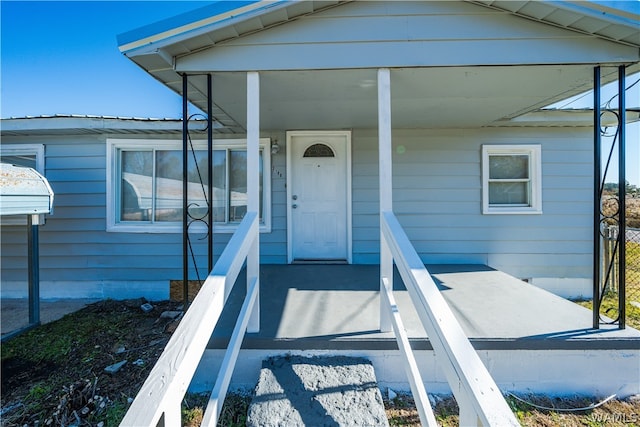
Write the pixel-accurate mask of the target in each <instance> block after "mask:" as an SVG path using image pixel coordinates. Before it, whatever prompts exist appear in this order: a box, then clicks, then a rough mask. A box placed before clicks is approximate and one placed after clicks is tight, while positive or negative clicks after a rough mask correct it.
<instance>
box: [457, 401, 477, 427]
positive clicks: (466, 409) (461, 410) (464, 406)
mask: <svg viewBox="0 0 640 427" xmlns="http://www.w3.org/2000/svg"><path fill="white" fill-rule="evenodd" d="M456 402H457V403H458V419H459V420H460V424H459V425H460V426H465V427H481V426H482V423H481V422H480V418H478V414H476V412H475V411H474V410H473V405H472V404H471V403H470V402H467V401H466V399H465V398H462V397H461V396H456Z"/></svg>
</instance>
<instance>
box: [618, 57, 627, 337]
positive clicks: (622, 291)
mask: <svg viewBox="0 0 640 427" xmlns="http://www.w3.org/2000/svg"><path fill="white" fill-rule="evenodd" d="M625 73H626V67H625V66H624V65H621V66H619V67H618V114H619V116H620V117H619V119H618V120H619V121H620V122H619V124H618V126H619V128H618V138H619V140H618V198H619V199H620V213H619V215H620V224H619V225H618V239H620V244H619V245H618V247H619V252H618V313H619V314H620V318H619V319H618V328H620V329H624V328H625V325H626V306H625V301H626V297H627V295H626V287H627V283H626V270H627V262H626V261H627V260H626V252H627V251H626V246H627V244H626V243H627V218H626V209H627V179H626V178H627V177H626V172H627V171H626V167H625V166H626V164H625V162H626V156H625V149H626V142H625V134H626V126H627V117H626V116H627V114H626V105H625V104H626V99H625V98H626V96H625V84H626V83H625V77H626V76H625Z"/></svg>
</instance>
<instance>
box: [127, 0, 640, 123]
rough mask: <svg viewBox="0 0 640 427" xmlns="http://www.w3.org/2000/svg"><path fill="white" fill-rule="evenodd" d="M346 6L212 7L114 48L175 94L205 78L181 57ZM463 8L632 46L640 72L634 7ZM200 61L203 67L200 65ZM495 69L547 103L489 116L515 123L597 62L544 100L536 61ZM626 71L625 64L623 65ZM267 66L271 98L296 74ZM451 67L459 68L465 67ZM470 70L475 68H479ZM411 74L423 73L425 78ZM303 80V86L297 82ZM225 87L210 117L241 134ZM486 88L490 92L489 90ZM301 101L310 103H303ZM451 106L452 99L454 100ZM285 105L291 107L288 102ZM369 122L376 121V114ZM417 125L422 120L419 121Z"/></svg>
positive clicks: (578, 89) (348, 72) (196, 88)
mask: <svg viewBox="0 0 640 427" xmlns="http://www.w3.org/2000/svg"><path fill="white" fill-rule="evenodd" d="M346 3H351V1H349V0H347V1H339V0H327V1H284V0H275V1H258V2H256V1H250V2H217V3H215V4H214V5H211V6H207V7H204V8H201V9H198V10H196V11H193V13H192V14H190V15H188V16H187V15H181V16H178V17H175V18H173V19H170V20H167V21H163V22H161V23H158V24H154V25H153V26H147V27H143V28H140V29H138V30H134V31H132V32H129V33H125V34H123V35H121V36H119V45H120V50H121V52H122V53H123V54H124V55H126V56H127V57H128V58H129V59H131V60H132V61H133V62H135V63H136V64H138V65H139V66H140V67H141V68H143V69H144V70H145V71H146V72H148V73H149V74H151V75H152V76H153V77H154V78H156V79H157V80H159V81H160V82H161V83H163V84H164V85H165V86H167V87H168V88H170V89H171V90H173V91H175V92H176V93H178V94H180V95H182V73H187V74H198V73H205V71H202V70H197V71H196V70H191V71H193V73H192V72H191V71H190V70H189V69H188V66H185V65H184V64H185V63H186V62H188V61H186V60H187V59H191V58H193V57H197V56H199V55H201V54H202V53H203V52H204V51H205V50H206V49H210V48H211V47H212V46H213V48H214V49H215V47H216V46H217V45H222V46H228V45H229V44H230V43H232V42H233V41H234V40H237V39H240V38H242V37H247V36H253V35H254V34H257V33H260V32H262V31H266V30H269V29H271V28H274V27H276V26H279V25H282V24H285V23H287V22H291V21H295V20H297V19H300V18H302V17H304V16H307V15H310V14H315V13H319V12H321V11H324V10H327V9H330V8H334V7H339V6H341V5H342V4H346ZM466 3H467V4H473V5H475V6H478V7H479V8H483V9H485V10H487V8H488V9H491V10H493V11H496V13H502V14H508V15H514V16H518V17H521V18H526V19H528V20H535V21H538V22H541V23H544V24H548V25H550V26H553V27H561V28H563V29H565V30H568V31H572V32H575V33H580V34H583V35H584V34H586V35H588V36H589V37H593V38H594V43H597V42H604V41H607V42H613V43H615V44H617V45H618V46H620V47H623V48H626V49H630V47H631V49H630V50H631V51H633V52H635V53H634V54H633V55H631V56H632V57H635V58H636V59H633V60H632V63H631V66H630V67H629V68H628V72H630V73H634V72H637V71H640V64H639V63H638V62H637V57H638V56H639V55H640V54H639V53H638V52H640V13H639V12H638V11H634V10H633V9H632V10H621V9H615V8H612V7H608V6H606V5H603V4H602V2H593V1H588V2H587V1H582V2H574V1H545V2H541V1H536V0H521V1H517V2H514V1H503V0H478V1H474V0H470V1H466ZM612 46H613V45H612ZM204 62H205V63H206V61H204ZM222 62H224V61H222ZM599 63H602V64H603V65H614V66H615V65H621V64H622V63H620V64H618V63H615V61H614V62H612V63H608V62H599ZM486 65H489V64H486ZM502 65H503V68H502V69H501V70H500V72H503V73H505V76H504V77H501V78H500V79H499V80H507V79H514V78H517V79H521V80H522V81H527V80H528V81H530V82H531V85H533V84H534V83H533V82H534V80H536V79H537V80H539V81H540V84H539V87H538V88H537V89H536V88H532V91H533V93H534V94H535V93H536V92H537V93H539V94H542V92H543V91H544V90H546V91H548V92H549V93H548V94H547V95H548V96H546V99H545V100H546V101H548V103H547V104H542V103H540V102H537V103H532V104H529V105H527V106H525V105H524V104H523V105H521V106H520V107H518V108H514V110H512V111H511V112H510V113H509V114H505V115H503V116H500V117H495V118H494V120H510V119H512V118H513V117H514V115H515V114H514V113H517V114H525V113H528V112H531V111H535V110H537V109H539V108H541V107H544V106H545V105H550V104H552V103H554V102H557V101H560V100H562V99H566V98H569V97H571V96H574V95H576V94H579V93H582V92H585V91H587V90H590V89H592V87H593V82H592V81H591V75H592V71H589V70H592V69H593V66H594V65H596V64H595V63H593V64H592V63H567V64H555V65H561V66H563V67H564V66H566V67H565V68H563V70H561V71H559V72H561V73H566V72H571V73H575V76H574V77H573V82H579V84H574V83H572V84H571V85H565V86H564V87H563V90H561V91H559V92H556V93H554V94H553V95H554V96H550V95H551V94H550V90H549V89H548V88H547V87H546V86H547V85H546V83H547V81H545V82H542V80H540V78H538V77H537V75H538V71H539V70H540V69H541V68H540V66H541V65H542V64H540V63H537V64H528V65H526V66H524V65H523V67H522V68H521V70H522V71H521V72H519V73H520V75H517V76H516V75H515V74H514V73H513V72H512V71H509V70H508V68H509V65H517V64H502ZM547 65H554V64H547ZM626 65H629V64H628V63H627V64H626ZM267 68H268V66H267V67H266V68H265V69H260V70H258V71H264V72H265V73H263V74H264V75H265V76H266V81H265V87H266V86H267V83H268V84H274V82H275V83H276V85H275V86H269V87H270V88H271V90H270V93H273V94H276V93H277V90H279V89H282V85H280V86H278V85H277V83H278V82H277V81H278V80H282V79H284V80H286V81H287V83H290V82H291V79H290V77H296V74H295V73H294V72H293V71H291V70H282V73H283V74H282V77H277V76H274V74H273V73H275V71H274V70H272V69H267ZM369 68H371V67H365V68H360V69H358V68H357V67H356V68H350V69H345V70H342V72H341V71H340V70H336V69H332V70H328V73H329V74H326V75H330V76H332V77H324V76H325V75H323V78H324V80H325V83H327V82H326V79H327V78H333V79H334V80H333V82H331V85H332V86H336V87H340V86H341V85H344V77H345V76H346V77H347V80H349V79H351V80H352V81H353V82H355V83H356V84H361V83H358V82H366V81H371V80H372V76H371V69H369ZM373 68H375V67H373ZM458 68H460V69H461V70H462V69H464V68H465V67H458ZM466 68H468V67H466ZM476 68H477V69H480V68H482V67H476ZM203 69H204V68H203ZM251 70H253V68H251ZM525 70H527V71H525ZM219 71H220V73H218V74H214V81H215V80H217V81H218V82H220V81H225V82H232V81H236V82H237V84H236V85H235V86H234V87H233V89H232V90H233V93H234V94H235V95H234V97H235V98H242V95H243V91H244V88H243V84H242V76H237V78H236V77H235V76H234V75H233V72H230V73H226V75H225V76H223V74H225V72H226V71H227V70H219ZM239 71H249V69H243V70H239ZM299 71H300V73H299V74H298V76H299V77H300V78H299V79H298V80H299V81H300V84H305V85H309V86H307V87H308V90H307V92H308V93H310V94H312V93H320V94H323V93H324V92H325V91H326V89H324V88H315V87H314V86H317V85H318V84H319V81H318V80H317V79H316V77H317V76H318V74H317V73H315V72H314V69H305V70H299ZM611 71H612V70H611ZM209 72H211V73H215V72H216V70H209V69H207V70H206V73H209ZM269 73H271V75H269ZM481 73H482V71H481ZM525 73H529V75H525ZM416 74H417V75H421V74H430V72H426V73H416ZM405 75H407V73H405ZM285 76H286V77H285ZM305 76H306V78H305ZM585 76H587V78H585ZM616 78H617V73H616V72H613V71H612V72H603V75H602V82H601V83H602V84H606V83H609V82H611V81H615V80H616ZM373 79H375V74H374V75H373ZM303 80H306V81H304V82H303ZM374 81H375V80H374ZM205 82H206V80H205V79H200V81H199V80H198V77H197V76H192V77H191V78H190V82H189V87H188V91H189V93H188V95H187V97H188V98H189V100H190V101H191V102H192V103H193V104H195V105H196V106H198V107H199V108H201V109H203V110H205V109H206V105H207V104H206V93H207V90H206V84H205ZM216 84H218V85H219V86H218V87H215V85H216ZM294 84H295V82H294ZM479 84H483V82H479ZM227 88H228V86H225V85H222V87H221V86H220V83H215V82H214V103H213V112H212V116H213V117H214V118H215V119H216V120H217V121H218V122H219V123H220V125H221V126H223V127H224V128H225V129H228V130H229V131H230V132H233V133H242V132H243V130H244V123H243V117H242V116H243V114H240V115H239V114H238V111H241V110H242V106H241V105H234V104H233V102H235V101H231V102H232V104H228V100H229V99H230V98H229V97H228V98H227V100H226V101H225V100H224V94H222V95H221V93H224V92H225V90H226V89H227ZM395 88H396V86H395V85H394V90H392V94H393V93H395V92H396V90H395ZM493 89H496V88H495V87H494V88H493ZM538 89H540V90H538ZM565 89H566V90H565ZM229 90H231V89H229ZM284 90H285V92H286V93H290V94H295V90H294V89H293V88H291V87H289V86H285V89H284ZM355 90H356V89H354V88H353V87H349V88H347V90H346V91H343V92H340V94H339V95H340V98H339V99H338V98H336V99H334V100H333V101H334V104H325V105H322V106H321V105H318V106H317V109H318V110H319V111H321V112H323V114H324V112H326V111H327V108H329V109H331V108H334V107H335V104H336V103H338V102H343V103H344V102H347V103H349V102H362V103H368V102H369V99H368V97H367V100H365V99H364V98H358V97H360V96H361V95H360V94H358V93H356V92H355ZM334 92H337V91H334ZM294 97H295V95H294ZM354 97H355V98H354ZM467 97H468V98H473V97H474V94H473V93H472V92H469V93H468V95H467ZM308 99H312V98H311V97H308ZM354 99H355V101H354ZM474 99H476V98H474ZM486 99H487V98H485V100H486ZM262 100H263V102H265V103H268V104H269V105H276V104H275V102H276V101H279V99H278V95H275V98H270V97H269V95H264V94H263V95H262ZM374 100H375V98H374ZM287 101H290V100H287ZM456 101H459V99H458V100H456ZM289 103H290V104H291V105H292V106H294V105H293V104H294V103H293V102H289ZM468 104H469V103H466V104H464V103H463V104H462V107H464V106H465V105H468ZM495 104H496V105H499V106H502V105H503V104H498V101H496V103H495ZM440 105H441V107H442V108H448V109H449V111H453V112H454V113H455V114H459V115H460V116H463V117H468V114H466V111H465V110H464V109H459V108H458V105H459V104H451V105H448V104H446V102H445V103H441V104H440ZM491 107H493V105H486V106H485V107H484V108H491ZM283 108H284V107H283ZM345 108H346V107H345ZM350 111H352V109H350ZM474 111H475V112H479V111H480V110H479V109H477V108H476V109H475V110H474ZM288 112H289V111H288V110H281V113H282V115H286V114H287V113H288ZM291 112H292V113H297V112H298V111H296V110H293V111H291ZM475 112H474V113H475ZM373 117H374V118H375V115H374V116H373ZM264 118H265V119H266V118H267V116H265V117H264ZM261 122H262V123H261V127H263V128H264V129H276V128H279V126H290V125H289V123H284V122H282V121H280V122H277V123H274V124H273V125H271V124H269V123H268V121H267V120H264V121H263V120H262V118H261ZM420 123H425V122H424V121H421V122H420ZM440 123H442V122H440ZM478 123H479V121H476V122H475V123H471V124H470V126H472V125H477V124H478ZM491 123H492V121H488V120H487V121H485V122H484V123H482V124H481V125H491ZM263 125H264V126H263ZM336 125H338V126H339V125H340V124H339V123H336V124H334V127H335V126H336ZM356 125H357V123H356V124H353V123H352V124H351V125H350V127H354V126H356ZM409 125H410V126H412V124H409ZM295 126H296V127H298V126H302V127H308V126H312V127H316V128H318V126H317V125H316V124H314V123H308V124H306V126H305V124H302V123H296V125H295ZM443 126H444V124H443ZM285 128H290V127H285Z"/></svg>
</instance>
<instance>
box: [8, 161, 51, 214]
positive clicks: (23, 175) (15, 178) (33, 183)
mask: <svg viewBox="0 0 640 427" xmlns="http://www.w3.org/2000/svg"><path fill="white" fill-rule="evenodd" d="M52 208H53V190H51V186H50V185H49V182H48V181H47V179H46V178H45V177H44V176H42V175H40V174H39V173H38V172H37V171H36V170H35V169H32V168H28V167H24V166H16V165H11V164H8V163H0V216H4V215H39V214H47V213H51V210H52Z"/></svg>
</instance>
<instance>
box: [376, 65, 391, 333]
mask: <svg viewBox="0 0 640 427" xmlns="http://www.w3.org/2000/svg"><path fill="white" fill-rule="evenodd" d="M378 140H379V141H378V156H379V175H380V228H381V230H380V279H381V280H380V283H382V279H386V280H387V283H388V284H389V287H390V288H391V289H393V257H392V255H391V251H390V250H389V247H388V245H387V244H386V242H385V240H384V236H383V235H382V221H383V219H382V213H383V212H390V211H392V210H393V184H392V181H391V179H392V176H391V175H392V163H393V162H392V158H391V154H392V151H391V76H390V71H389V69H388V68H381V69H379V70H378ZM384 291H385V290H384V289H382V285H381V287H380V293H381V294H382V293H383V292H384ZM380 331H381V332H389V331H391V318H390V315H389V311H388V310H387V309H386V307H384V302H383V298H380Z"/></svg>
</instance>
